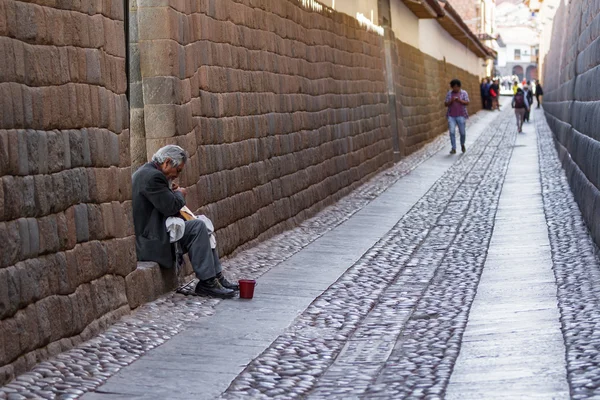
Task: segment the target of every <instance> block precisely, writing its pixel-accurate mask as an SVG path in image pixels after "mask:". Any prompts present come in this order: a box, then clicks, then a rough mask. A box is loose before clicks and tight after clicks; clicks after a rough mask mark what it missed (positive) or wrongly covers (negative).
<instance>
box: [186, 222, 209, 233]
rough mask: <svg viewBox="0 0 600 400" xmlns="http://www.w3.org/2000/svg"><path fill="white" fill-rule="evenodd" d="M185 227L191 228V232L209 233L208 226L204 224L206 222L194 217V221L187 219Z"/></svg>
mask: <svg viewBox="0 0 600 400" xmlns="http://www.w3.org/2000/svg"><path fill="white" fill-rule="evenodd" d="M185 228H186V231H188V230H189V233H190V234H194V235H202V234H208V229H207V228H206V225H205V224H204V222H202V221H201V220H199V219H194V220H192V221H186V223H185Z"/></svg>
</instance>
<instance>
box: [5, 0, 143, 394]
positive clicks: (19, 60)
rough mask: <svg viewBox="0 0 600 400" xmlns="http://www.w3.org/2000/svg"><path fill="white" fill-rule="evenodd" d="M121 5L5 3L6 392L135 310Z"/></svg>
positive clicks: (116, 0)
mask: <svg viewBox="0 0 600 400" xmlns="http://www.w3.org/2000/svg"><path fill="white" fill-rule="evenodd" d="M123 16H124V11H123V2H122V1H121V0H113V1H108V2H107V1H104V2H102V1H95V2H90V1H87V2H85V1H84V2H80V1H76V2H75V1H58V2H57V1H43V0H30V1H12V0H9V1H6V0H3V1H0V178H1V179H0V248H1V250H0V384H1V383H4V382H6V380H7V379H10V378H11V377H13V376H14V375H15V374H19V373H21V372H23V371H25V370H27V369H28V368H30V367H32V366H33V365H35V363H36V362H39V360H41V359H45V358H47V357H48V356H51V355H55V354H57V353H58V352H60V351H61V350H64V349H66V348H68V347H70V345H69V343H70V341H71V340H70V339H65V340H62V339H63V338H68V337H73V338H75V339H76V340H81V339H88V338H90V337H91V335H92V334H95V333H97V332H98V331H99V329H100V328H102V327H105V326H106V325H107V324H108V323H110V322H112V321H114V320H116V319H118V318H119V317H120V316H121V315H123V308H124V307H125V308H127V309H128V306H127V305H128V298H127V296H126V295H125V293H126V279H125V277H126V276H128V275H129V274H130V273H131V271H132V270H134V269H135V267H136V260H135V251H134V238H133V236H132V235H133V227H132V223H131V217H130V216H131V212H130V209H131V204H130V203H131V202H130V199H131V178H130V175H131V172H130V168H129V127H128V118H127V115H128V114H127V112H128V111H127V99H126V95H125V92H126V86H127V80H126V74H125V39H124V26H123Z"/></svg>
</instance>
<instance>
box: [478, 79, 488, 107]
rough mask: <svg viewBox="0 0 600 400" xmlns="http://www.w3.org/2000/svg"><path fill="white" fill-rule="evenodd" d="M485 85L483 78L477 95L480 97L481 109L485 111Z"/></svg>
mask: <svg viewBox="0 0 600 400" xmlns="http://www.w3.org/2000/svg"><path fill="white" fill-rule="evenodd" d="M486 83H487V81H486V80H485V78H482V79H481V85H479V93H480V95H481V108H482V109H485V104H486V97H485V84H486Z"/></svg>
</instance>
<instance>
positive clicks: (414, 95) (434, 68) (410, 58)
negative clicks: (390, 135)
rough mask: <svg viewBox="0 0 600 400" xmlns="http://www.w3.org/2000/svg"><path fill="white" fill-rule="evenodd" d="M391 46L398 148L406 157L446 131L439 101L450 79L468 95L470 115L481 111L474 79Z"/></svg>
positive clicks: (409, 49) (403, 47)
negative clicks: (398, 135)
mask: <svg viewBox="0 0 600 400" xmlns="http://www.w3.org/2000/svg"><path fill="white" fill-rule="evenodd" d="M395 44H396V46H395V51H394V52H392V54H393V67H394V84H395V91H396V102H397V109H398V110H399V112H398V115H399V116H400V118H398V127H399V128H398V129H399V130H400V132H401V135H400V137H401V141H402V144H401V146H400V149H401V151H402V154H403V155H407V154H411V153H412V152H414V151H415V150H417V149H419V148H420V147H422V146H423V145H424V144H425V143H427V142H428V141H430V140H432V139H433V138H435V137H437V136H438V135H439V134H441V133H442V132H444V131H446V130H447V129H448V122H447V119H446V111H447V108H446V107H444V103H443V99H444V98H445V97H446V92H447V91H448V90H449V84H450V81H451V80H452V79H455V78H456V79H460V80H461V82H462V88H463V89H464V90H466V91H467V92H468V93H469V98H470V100H471V102H470V104H469V106H468V110H469V113H470V114H471V115H474V114H475V113H476V112H477V111H479V110H481V96H480V92H479V78H478V77H477V76H475V75H472V74H470V73H469V72H467V71H465V70H463V69H460V68H458V67H456V66H454V65H452V64H449V63H445V62H444V61H440V60H437V59H435V58H433V57H431V56H429V55H427V54H425V53H423V52H421V51H420V50H419V49H417V48H415V47H412V46H410V45H409V44H406V43H404V42H402V41H400V40H396V41H395Z"/></svg>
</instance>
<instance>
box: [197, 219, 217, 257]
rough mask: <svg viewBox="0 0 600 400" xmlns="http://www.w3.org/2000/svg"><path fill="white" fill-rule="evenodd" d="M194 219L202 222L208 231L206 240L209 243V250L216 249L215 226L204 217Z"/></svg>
mask: <svg viewBox="0 0 600 400" xmlns="http://www.w3.org/2000/svg"><path fill="white" fill-rule="evenodd" d="M196 219H199V220H200V221H202V222H204V225H205V226H206V229H207V230H208V240H209V241H210V248H211V249H216V248H217V238H216V236H215V226H214V225H213V223H212V221H211V220H210V219H208V217H207V216H206V215H196Z"/></svg>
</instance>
